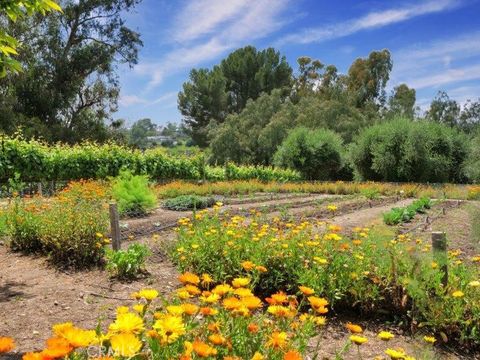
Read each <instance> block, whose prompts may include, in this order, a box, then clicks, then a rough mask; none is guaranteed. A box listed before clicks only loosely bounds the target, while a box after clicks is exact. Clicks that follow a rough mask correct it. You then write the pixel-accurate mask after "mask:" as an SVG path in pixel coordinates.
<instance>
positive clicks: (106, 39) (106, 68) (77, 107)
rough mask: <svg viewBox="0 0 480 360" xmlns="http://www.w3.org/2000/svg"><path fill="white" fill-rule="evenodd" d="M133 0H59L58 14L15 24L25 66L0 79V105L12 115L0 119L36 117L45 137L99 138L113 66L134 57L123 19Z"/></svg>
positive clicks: (112, 97)
mask: <svg viewBox="0 0 480 360" xmlns="http://www.w3.org/2000/svg"><path fill="white" fill-rule="evenodd" d="M139 1H140V0H80V1H74V0H65V1H63V2H62V3H61V5H62V8H63V13H62V14H60V13H58V14H52V15H51V16H49V17H48V18H46V19H45V21H44V22H43V24H42V23H39V22H38V21H36V20H32V21H31V22H30V23H29V24H27V26H25V25H22V26H18V27H17V28H16V29H15V31H17V33H18V34H19V36H21V37H23V44H24V45H23V47H24V48H25V52H24V54H22V56H20V57H19V59H20V60H21V61H22V63H24V64H25V67H26V71H25V72H24V73H21V74H19V75H17V76H9V77H7V78H5V79H3V80H2V82H1V83H0V92H1V93H6V94H8V96H9V98H10V100H9V103H8V104H6V103H5V101H3V102H2V103H0V107H2V109H0V110H2V111H0V113H3V114H11V115H12V114H13V115H14V118H13V119H12V118H10V119H8V118H7V119H5V121H4V123H10V124H11V123H12V122H13V123H20V124H22V123H24V122H25V119H27V120H28V119H38V120H37V122H39V123H40V124H42V125H43V129H42V132H41V134H42V135H43V136H44V137H45V138H47V140H51V141H57V140H62V141H68V142H75V141H78V140H80V139H82V138H94V139H99V140H102V138H104V137H105V136H106V127H105V121H106V120H107V119H109V116H110V113H111V112H113V111H115V110H116V108H117V100H118V94H119V84H118V77H117V74H116V69H117V66H118V65H120V64H127V65H130V66H132V65H133V64H135V63H136V62H137V57H138V49H139V47H140V46H141V45H142V42H141V40H140V36H139V34H138V33H136V32H134V31H132V30H131V29H129V28H128V27H126V26H125V13H126V12H128V11H130V10H131V9H132V8H133V7H134V6H135V5H136V4H137V3H138V2H139ZM5 106H10V107H9V108H5ZM1 117H2V115H0V118H1ZM2 120H3V119H2ZM28 121H31V120H28ZM45 129H47V131H44V130H45Z"/></svg>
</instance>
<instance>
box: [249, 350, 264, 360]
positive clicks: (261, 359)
mask: <svg viewBox="0 0 480 360" xmlns="http://www.w3.org/2000/svg"><path fill="white" fill-rule="evenodd" d="M251 360H265V357H264V356H263V355H262V354H260V353H259V352H258V351H257V352H256V353H255V354H253V356H252V359H251Z"/></svg>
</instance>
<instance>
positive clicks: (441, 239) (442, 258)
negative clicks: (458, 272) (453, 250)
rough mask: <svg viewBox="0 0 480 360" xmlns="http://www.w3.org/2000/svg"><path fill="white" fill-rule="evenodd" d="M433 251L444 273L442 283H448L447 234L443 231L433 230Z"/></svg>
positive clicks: (434, 257) (445, 284)
mask: <svg viewBox="0 0 480 360" xmlns="http://www.w3.org/2000/svg"><path fill="white" fill-rule="evenodd" d="M432 252H433V259H434V260H435V262H437V263H438V264H439V266H440V271H441V272H442V273H443V276H442V284H443V286H444V287H446V286H447V285H448V264H447V263H448V254H447V235H446V234H445V233H444V232H441V231H434V232H432Z"/></svg>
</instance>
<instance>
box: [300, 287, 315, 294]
mask: <svg viewBox="0 0 480 360" xmlns="http://www.w3.org/2000/svg"><path fill="white" fill-rule="evenodd" d="M298 288H299V289H300V291H301V293H302V294H303V295H305V296H310V295H313V294H315V290H313V289H312V288H309V287H307V286H299V287H298Z"/></svg>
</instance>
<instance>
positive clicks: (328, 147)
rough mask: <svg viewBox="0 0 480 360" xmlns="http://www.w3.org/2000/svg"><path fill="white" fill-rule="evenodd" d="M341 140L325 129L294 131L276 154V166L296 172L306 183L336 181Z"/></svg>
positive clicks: (341, 164) (341, 158) (341, 157)
mask: <svg viewBox="0 0 480 360" xmlns="http://www.w3.org/2000/svg"><path fill="white" fill-rule="evenodd" d="M342 152H343V144H342V139H341V138H340V136H338V135H337V134H335V133H334V132H332V131H330V130H326V129H319V130H309V129H307V128H296V129H294V130H292V131H291V132H290V134H289V135H288V137H287V138H286V139H285V141H284V142H283V143H282V145H281V146H280V147H279V149H278V151H277V152H276V154H275V165H277V166H281V167H285V168H291V169H295V170H297V171H299V172H300V173H301V174H302V175H303V177H304V178H306V179H309V180H329V179H335V178H337V176H338V174H339V172H340V170H341V168H342V166H343V154H342Z"/></svg>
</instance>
